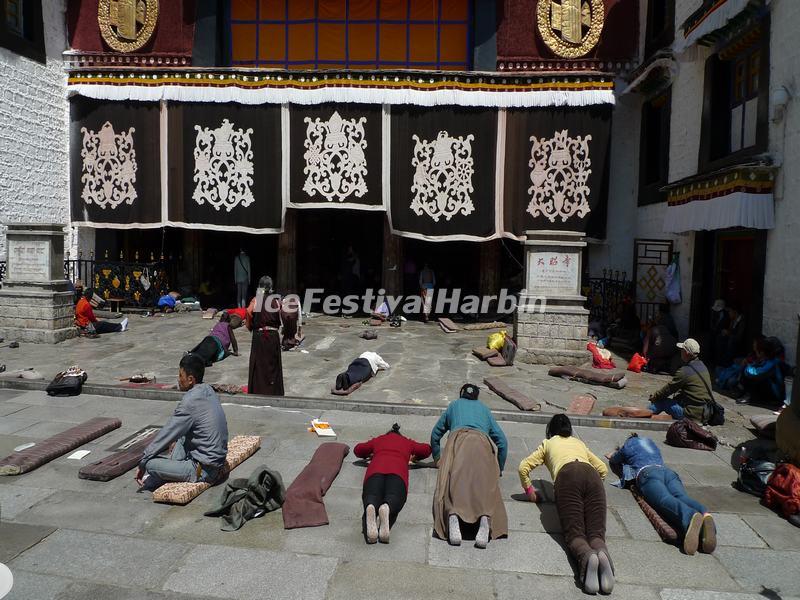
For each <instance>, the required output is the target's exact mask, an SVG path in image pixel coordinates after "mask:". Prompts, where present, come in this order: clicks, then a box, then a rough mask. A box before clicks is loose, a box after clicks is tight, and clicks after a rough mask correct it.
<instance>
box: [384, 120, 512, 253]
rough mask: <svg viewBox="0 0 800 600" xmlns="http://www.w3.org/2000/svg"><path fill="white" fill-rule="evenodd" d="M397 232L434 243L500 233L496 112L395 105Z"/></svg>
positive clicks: (393, 166) (393, 171)
mask: <svg viewBox="0 0 800 600" xmlns="http://www.w3.org/2000/svg"><path fill="white" fill-rule="evenodd" d="M391 123H392V127H391V129H392V144H391V145H392V163H391V190H392V193H391V216H392V228H393V230H394V231H395V232H397V233H400V234H401V235H402V234H404V233H405V234H412V235H415V236H417V237H424V238H430V239H436V238H442V239H448V238H449V239H485V238H489V237H491V236H493V235H494V234H495V230H496V227H495V161H496V145H497V112H496V110H495V109H489V108H466V107H455V106H446V107H441V106H440V107H419V106H392V119H391Z"/></svg>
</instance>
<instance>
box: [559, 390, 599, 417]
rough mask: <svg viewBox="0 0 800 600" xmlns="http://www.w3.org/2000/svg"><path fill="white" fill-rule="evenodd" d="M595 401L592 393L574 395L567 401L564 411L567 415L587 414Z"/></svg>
mask: <svg viewBox="0 0 800 600" xmlns="http://www.w3.org/2000/svg"><path fill="white" fill-rule="evenodd" d="M595 402H597V398H595V397H594V396H593V395H592V394H581V395H580V396H575V397H574V398H573V399H572V402H570V403H569V406H568V407H567V411H566V412H567V414H568V415H588V414H589V413H591V412H592V409H593V408H594V403H595Z"/></svg>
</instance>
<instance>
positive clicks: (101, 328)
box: [75, 288, 128, 336]
mask: <svg viewBox="0 0 800 600" xmlns="http://www.w3.org/2000/svg"><path fill="white" fill-rule="evenodd" d="M92 297H94V290H93V289H92V288H86V289H85V290H84V291H83V297H82V298H81V299H80V300H78V304H77V305H76V306H75V325H77V327H78V329H80V330H81V333H84V334H86V335H90V336H95V335H97V334H100V333H116V332H118V331H126V330H127V329H128V319H127V318H125V319H122V321H121V322H119V323H110V322H108V321H101V320H99V319H98V318H97V317H95V316H94V310H92V305H91V303H90V300H91V299H92Z"/></svg>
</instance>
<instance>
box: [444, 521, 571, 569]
mask: <svg viewBox="0 0 800 600" xmlns="http://www.w3.org/2000/svg"><path fill="white" fill-rule="evenodd" d="M561 544H562V541H561V539H560V536H551V535H548V534H546V533H532V532H525V531H509V534H508V538H506V539H499V540H492V541H491V542H489V545H488V547H487V548H486V549H485V550H481V549H478V548H475V547H474V545H473V544H472V543H471V542H469V541H464V543H463V544H462V545H461V546H459V547H454V546H450V545H449V544H448V543H447V542H446V541H444V540H440V539H436V538H433V537H431V538H430V541H429V545H428V563H429V564H431V565H433V566H436V567H457V568H461V569H469V570H472V569H491V570H497V571H515V572H519V573H537V574H542V575H567V576H573V570H572V567H571V566H570V561H569V559H568V558H567V555H566V553H565V552H564V549H563V547H562V545H561Z"/></svg>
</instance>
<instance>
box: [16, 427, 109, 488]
mask: <svg viewBox="0 0 800 600" xmlns="http://www.w3.org/2000/svg"><path fill="white" fill-rule="evenodd" d="M121 426H122V421H120V420H119V419H112V418H108V417H95V418H94V419H89V420H88V421H85V422H83V423H81V424H80V425H76V426H75V427H71V428H70V429H67V430H66V431H62V432H61V433H57V434H56V435H54V436H52V437H49V438H47V439H46V440H43V441H41V442H36V445H35V446H33V447H32V448H28V449H26V450H21V451H19V452H14V453H13V454H9V455H8V456H6V457H5V458H4V459H2V460H0V475H21V474H22V473H27V472H28V471H33V470H34V469H35V468H36V467H39V466H41V465H43V464H45V463H48V462H50V461H51V460H53V459H54V458H58V457H59V456H61V455H62V454H66V453H67V452H70V451H72V450H75V448H78V447H80V446H83V445H84V444H86V443H88V442H91V441H92V440H96V439H97V438H99V437H101V436H103V435H105V434H107V433H108V432H109V431H114V430H115V429H118V428H120V427H121Z"/></svg>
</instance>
